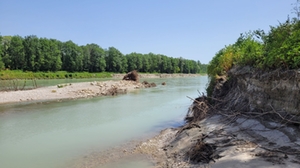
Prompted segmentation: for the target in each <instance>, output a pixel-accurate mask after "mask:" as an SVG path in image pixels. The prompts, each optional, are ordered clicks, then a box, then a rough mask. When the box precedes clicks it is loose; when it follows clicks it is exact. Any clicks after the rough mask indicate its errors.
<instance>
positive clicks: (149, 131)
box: [0, 76, 207, 168]
mask: <svg viewBox="0 0 300 168" xmlns="http://www.w3.org/2000/svg"><path fill="white" fill-rule="evenodd" d="M146 80H147V81H148V82H154V83H156V84H157V87H155V88H148V89H141V90H136V91H134V92H131V93H127V94H125V95H118V96H115V97H97V98H92V99H79V100H68V101H63V102H46V103H21V104H6V105H0V168H64V167H66V165H67V164H68V163H70V162H71V161H72V160H74V159H76V158H80V157H82V156H83V155H85V154H87V153H89V152H91V151H102V150H106V149H108V148H111V147H113V146H115V145H121V144H122V143H125V142H128V141H130V140H138V139H142V138H145V137H151V136H153V135H155V134H157V133H159V131H160V130H162V129H164V128H167V127H176V126H179V125H182V124H183V119H184V116H185V114H186V112H187V109H188V107H189V105H190V104H191V103H192V101H191V100H190V99H189V98H187V96H189V97H194V98H195V97H197V96H198V95H199V93H198V91H199V92H200V93H201V92H204V90H205V87H206V84H207V77H206V76H202V77H193V78H164V79H146ZM44 82H45V83H46V84H45V85H51V84H57V83H59V82H60V83H66V82H70V81H61V80H60V81H55V80H52V81H50V82H48V83H47V81H44ZM55 82H56V83H55ZM73 82H76V81H75V80H74V81H73ZM162 82H166V84H167V85H166V86H163V85H161V83H162ZM0 95H1V93H0ZM119 166H120V165H119ZM108 167H109V166H108ZM111 167H118V164H115V165H113V166H111ZM120 167H132V168H134V167H139V168H140V167H149V165H148V163H146V162H144V161H140V160H138V159H137V160H129V161H126V160H125V161H122V163H121V166H120Z"/></svg>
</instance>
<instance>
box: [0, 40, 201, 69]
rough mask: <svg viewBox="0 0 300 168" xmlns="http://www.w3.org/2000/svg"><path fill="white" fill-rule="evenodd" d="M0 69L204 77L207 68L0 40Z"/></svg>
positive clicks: (68, 45) (69, 45)
mask: <svg viewBox="0 0 300 168" xmlns="http://www.w3.org/2000/svg"><path fill="white" fill-rule="evenodd" d="M0 42H1V43H0V69H2V70H3V69H8V70H22V71H32V72H56V71H67V72H115V73H124V72H129V71H132V70H137V71H138V72H145V73H206V68H207V65H206V64H201V63H200V61H194V60H188V59H184V58H182V57H180V58H173V57H169V56H166V55H162V54H154V53H148V54H141V53H135V52H132V53H130V54H126V55H124V54H122V53H121V52H120V51H119V50H118V49H116V48H115V47H109V48H108V49H103V48H101V47H100V46H99V45H97V44H93V43H92V44H87V45H83V46H79V45H77V44H75V43H74V42H72V41H67V42H61V41H59V40H56V39H47V38H39V37H37V36H35V35H29V36H25V37H21V36H18V35H15V36H0Z"/></svg>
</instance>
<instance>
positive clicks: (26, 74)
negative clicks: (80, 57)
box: [0, 70, 112, 80]
mask: <svg viewBox="0 0 300 168" xmlns="http://www.w3.org/2000/svg"><path fill="white" fill-rule="evenodd" d="M110 77H112V73H110V72H98V73H89V72H72V73H71V72H66V71H57V72H30V71H21V70H2V71H0V79H1V80H12V79H66V78H71V79H72V78H76V79H79V78H110Z"/></svg>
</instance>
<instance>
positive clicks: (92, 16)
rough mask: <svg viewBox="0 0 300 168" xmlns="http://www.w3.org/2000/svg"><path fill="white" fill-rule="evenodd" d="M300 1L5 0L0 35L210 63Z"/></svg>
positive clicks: (275, 21) (1, 7) (0, 11)
mask: <svg viewBox="0 0 300 168" xmlns="http://www.w3.org/2000/svg"><path fill="white" fill-rule="evenodd" d="M295 2H296V0H80V1H79V0H1V1H0V34H1V35H2V36H7V35H20V36H22V37H25V36H28V35H36V36H37V37H42V38H49V39H50V38H53V39H57V40H60V41H62V42H65V41H68V40H71V41H73V42H74V43H76V44H78V45H86V44H90V43H95V44H98V45H99V46H100V47H102V48H104V49H107V48H108V47H115V48H117V49H118V50H119V51H121V52H122V53H123V54H129V53H131V52H137V53H143V54H146V53H150V52H152V53H155V54H163V55H166V56H169V57H174V58H179V57H183V58H185V59H191V60H195V61H198V60H199V61H200V62H201V63H205V64H207V63H209V61H210V60H211V59H212V57H213V56H214V55H215V54H216V53H217V52H218V51H219V50H220V49H222V48H224V47H225V46H226V45H229V44H233V43H235V41H236V40H237V38H238V37H239V36H240V34H241V33H245V32H248V31H251V30H257V29H262V30H265V31H269V27H270V26H276V25H278V24H279V23H280V22H284V21H286V19H287V18H288V15H289V16H290V17H294V16H295V15H294V14H293V11H292V9H293V6H292V4H293V3H295Z"/></svg>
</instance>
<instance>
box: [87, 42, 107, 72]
mask: <svg viewBox="0 0 300 168" xmlns="http://www.w3.org/2000/svg"><path fill="white" fill-rule="evenodd" d="M85 54H87V56H85V58H87V59H89V61H88V62H85V64H88V65H89V67H88V69H89V71H90V72H103V71H105V67H106V61H105V51H104V50H103V49H102V48H101V47H99V46H98V45H97V44H88V45H86V47H85Z"/></svg>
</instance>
